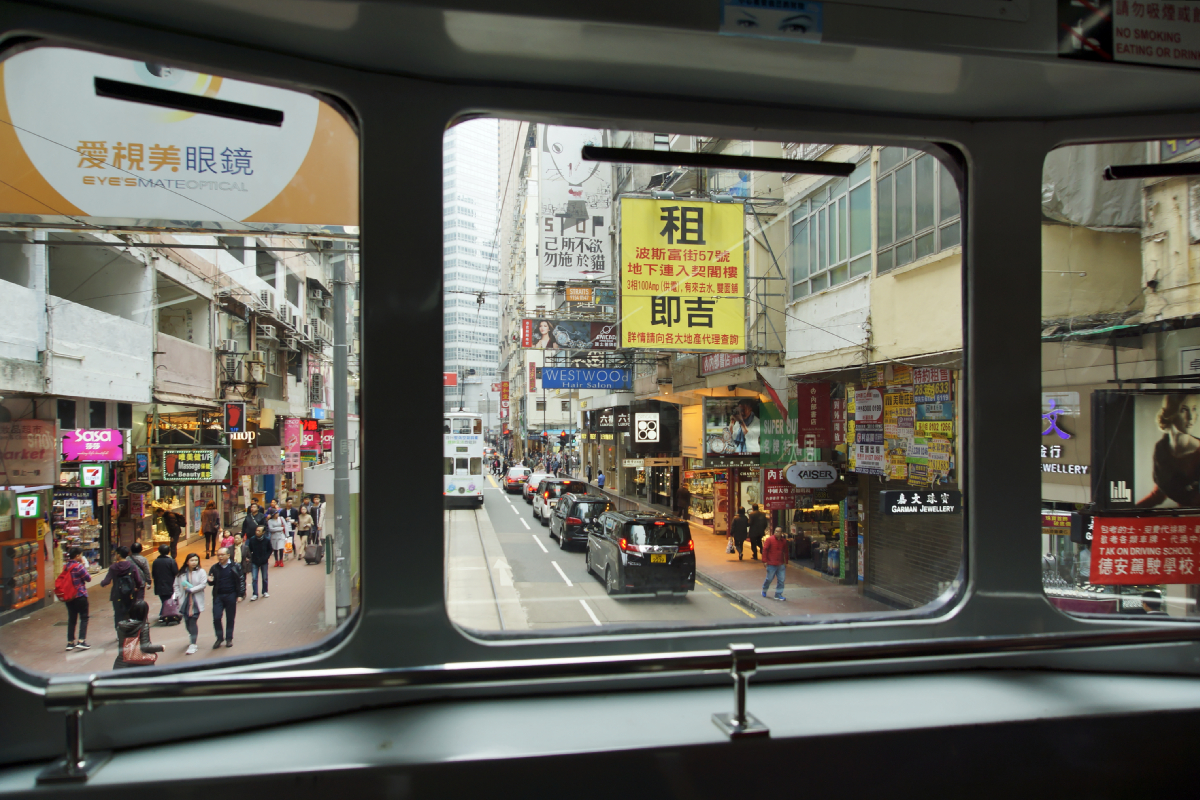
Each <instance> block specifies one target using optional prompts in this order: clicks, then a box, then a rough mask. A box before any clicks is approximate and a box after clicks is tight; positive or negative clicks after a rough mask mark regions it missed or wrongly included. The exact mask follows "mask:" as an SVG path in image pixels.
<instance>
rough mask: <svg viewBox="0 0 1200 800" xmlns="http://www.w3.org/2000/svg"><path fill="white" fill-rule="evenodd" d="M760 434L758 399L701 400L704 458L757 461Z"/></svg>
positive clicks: (719, 398) (708, 398) (724, 398)
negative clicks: (754, 458) (749, 459)
mask: <svg viewBox="0 0 1200 800" xmlns="http://www.w3.org/2000/svg"><path fill="white" fill-rule="evenodd" d="M761 433H762V424H761V422H760V419H759V400H758V398H757V397H706V398H704V453H705V456H706V457H711V456H755V457H757V456H758V455H759V454H760V452H761V444H760V440H761Z"/></svg>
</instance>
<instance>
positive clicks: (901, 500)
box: [879, 489, 962, 514]
mask: <svg viewBox="0 0 1200 800" xmlns="http://www.w3.org/2000/svg"><path fill="white" fill-rule="evenodd" d="M879 499H880V503H881V505H882V510H883V513H884V514H958V513H961V512H962V492H959V491H956V490H951V489H944V490H942V489H939V490H935V491H898V492H897V491H886V492H880V493H879Z"/></svg>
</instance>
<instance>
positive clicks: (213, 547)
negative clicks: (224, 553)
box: [200, 500, 221, 558]
mask: <svg viewBox="0 0 1200 800" xmlns="http://www.w3.org/2000/svg"><path fill="white" fill-rule="evenodd" d="M200 530H201V531H203V532H204V557H205V558H216V557H217V539H218V538H219V536H220V534H221V514H220V512H219V511H217V504H216V502H214V501H212V500H209V501H208V505H206V506H205V507H204V511H202V512H201V513H200Z"/></svg>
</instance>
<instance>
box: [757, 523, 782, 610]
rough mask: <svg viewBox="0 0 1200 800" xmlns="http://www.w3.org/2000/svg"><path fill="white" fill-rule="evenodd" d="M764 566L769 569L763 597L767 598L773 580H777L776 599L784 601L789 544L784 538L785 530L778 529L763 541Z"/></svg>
mask: <svg viewBox="0 0 1200 800" xmlns="http://www.w3.org/2000/svg"><path fill="white" fill-rule="evenodd" d="M763 564H765V565H766V567H767V579H766V580H765V581H763V588H762V596H763V597H766V596H767V589H769V588H770V586H771V579H772V578H774V580H775V599H776V600H780V601H782V600H784V599H785V598H784V596H783V581H784V578H785V577H786V574H787V564H788V544H787V539H784V538H783V528H776V529H775V530H774V531H773V532H772V533H771V534H770V535H769V536H767V538H766V539H764V540H763Z"/></svg>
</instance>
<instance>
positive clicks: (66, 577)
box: [54, 565, 75, 600]
mask: <svg viewBox="0 0 1200 800" xmlns="http://www.w3.org/2000/svg"><path fill="white" fill-rule="evenodd" d="M54 596H55V597H57V598H58V599H59V600H74V599H75V579H74V578H72V577H71V567H70V565H68V566H66V567H64V568H63V571H62V572H60V573H58V577H57V578H55V579H54Z"/></svg>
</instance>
